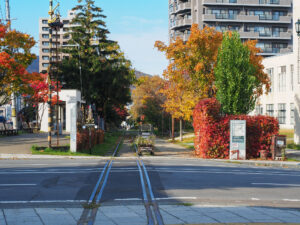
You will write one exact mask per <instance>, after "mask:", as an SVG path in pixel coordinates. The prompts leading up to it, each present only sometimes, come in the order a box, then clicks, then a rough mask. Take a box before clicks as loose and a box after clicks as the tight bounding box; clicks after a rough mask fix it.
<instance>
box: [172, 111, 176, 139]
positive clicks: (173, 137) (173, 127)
mask: <svg viewBox="0 0 300 225" xmlns="http://www.w3.org/2000/svg"><path fill="white" fill-rule="evenodd" d="M174 129H175V119H174V117H173V116H172V140H173V141H174V140H175V135H174Z"/></svg>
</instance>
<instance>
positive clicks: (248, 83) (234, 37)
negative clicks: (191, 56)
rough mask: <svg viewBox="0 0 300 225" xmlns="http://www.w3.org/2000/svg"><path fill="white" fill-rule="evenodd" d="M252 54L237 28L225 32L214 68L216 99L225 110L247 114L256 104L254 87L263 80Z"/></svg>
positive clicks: (227, 112)
mask: <svg viewBox="0 0 300 225" xmlns="http://www.w3.org/2000/svg"><path fill="white" fill-rule="evenodd" d="M250 54H251V51H250V49H249V48H248V47H247V46H246V45H244V44H243V43H242V42H241V39H240V36H239V34H238V33H237V32H233V33H225V34H224V37H223V41H222V45H221V47H220V49H219V53H218V59H217V65H216V68H215V79H216V80H215V85H216V88H217V99H218V101H219V102H220V103H221V105H222V110H223V112H224V113H226V114H247V113H249V112H250V111H252V110H253V109H254V107H255V102H256V99H257V95H256V94H255V90H256V88H257V87H259V86H260V84H261V82H260V81H259V79H258V78H257V76H256V73H257V70H256V68H255V66H254V65H253V64H252V63H251V62H250Z"/></svg>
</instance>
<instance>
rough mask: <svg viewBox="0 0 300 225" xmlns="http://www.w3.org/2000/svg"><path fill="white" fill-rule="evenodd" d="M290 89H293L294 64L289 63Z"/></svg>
mask: <svg viewBox="0 0 300 225" xmlns="http://www.w3.org/2000/svg"><path fill="white" fill-rule="evenodd" d="M290 82H291V83H290V84H291V91H293V90H294V65H291V81H290Z"/></svg>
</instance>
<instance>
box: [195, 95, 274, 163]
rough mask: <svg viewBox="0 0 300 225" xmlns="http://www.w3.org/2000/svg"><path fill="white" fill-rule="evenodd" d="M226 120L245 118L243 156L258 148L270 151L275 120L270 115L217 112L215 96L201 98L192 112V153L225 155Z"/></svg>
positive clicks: (254, 153)
mask: <svg viewBox="0 0 300 225" xmlns="http://www.w3.org/2000/svg"><path fill="white" fill-rule="evenodd" d="M230 120H246V124H247V125H246V151H247V152H246V153H247V159H251V158H258V157H259V153H260V150H267V152H268V153H270V151H271V149H270V147H271V141H272V136H273V135H277V134H278V132H279V123H278V120H277V119H276V118H274V117H270V116H248V115H221V105H220V103H219V102H218V101H217V100H216V99H215V98H210V99H204V100H201V101H200V102H199V103H198V104H197V106H196V108H195V109H194V112H193V125H194V131H195V154H196V155H197V156H199V157H201V158H219V159H228V158H229V148H230Z"/></svg>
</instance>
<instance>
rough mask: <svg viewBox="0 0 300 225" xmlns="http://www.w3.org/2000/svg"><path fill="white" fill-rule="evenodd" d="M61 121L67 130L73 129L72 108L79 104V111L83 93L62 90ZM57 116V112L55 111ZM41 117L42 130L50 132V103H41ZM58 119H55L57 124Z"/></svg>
mask: <svg viewBox="0 0 300 225" xmlns="http://www.w3.org/2000/svg"><path fill="white" fill-rule="evenodd" d="M59 100H60V101H61V103H60V107H59V121H60V124H61V125H62V126H63V129H64V130H65V131H66V132H70V130H71V110H72V106H73V104H77V112H76V113H78V112H79V107H80V102H81V93H80V91H78V90H61V91H60V92H59ZM54 116H55V113H54ZM39 118H41V122H40V123H41V131H44V132H48V104H40V105H39ZM55 122H56V120H55V119H54V120H53V124H55Z"/></svg>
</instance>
